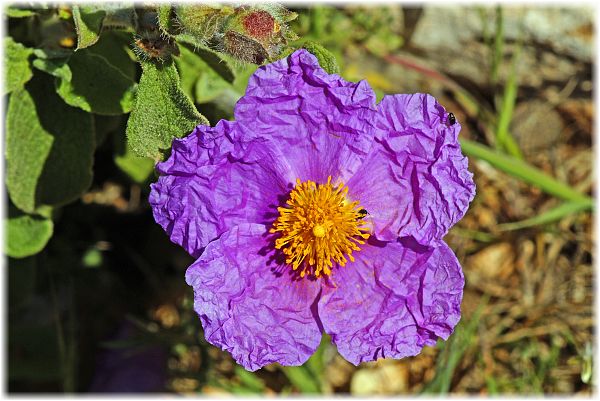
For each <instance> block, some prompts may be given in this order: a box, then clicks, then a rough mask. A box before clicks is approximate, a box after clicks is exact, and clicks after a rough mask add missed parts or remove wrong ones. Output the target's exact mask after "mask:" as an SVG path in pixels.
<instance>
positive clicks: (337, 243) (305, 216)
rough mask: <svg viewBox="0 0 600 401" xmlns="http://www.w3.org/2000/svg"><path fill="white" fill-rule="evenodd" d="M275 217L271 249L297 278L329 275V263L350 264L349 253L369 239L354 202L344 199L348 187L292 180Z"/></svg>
mask: <svg viewBox="0 0 600 401" xmlns="http://www.w3.org/2000/svg"><path fill="white" fill-rule="evenodd" d="M277 210H278V211H279V217H278V218H277V220H275V222H274V223H273V227H272V228H271V230H270V232H271V233H280V234H281V236H280V237H279V238H277V239H276V240H275V248H277V249H281V250H282V252H283V254H284V255H285V256H286V260H285V262H286V263H287V264H288V265H290V266H292V268H293V269H294V270H298V269H300V270H299V272H300V276H301V277H304V276H305V275H306V274H307V273H309V274H310V273H312V274H314V276H315V277H320V276H321V275H330V274H331V268H332V267H333V262H336V263H337V264H339V265H340V266H345V265H346V263H347V262H348V259H349V260H350V261H352V262H353V261H354V257H353V256H352V252H353V251H359V250H360V247H359V245H362V244H364V243H365V240H367V239H368V238H369V236H370V234H369V228H368V227H367V225H368V222H367V221H365V220H364V219H363V217H364V209H362V208H361V207H360V204H359V202H358V201H354V202H351V201H349V200H348V187H346V186H344V185H342V184H340V185H337V186H334V185H332V184H331V176H330V177H329V178H328V179H327V183H326V184H316V183H315V182H313V181H310V180H308V181H304V182H301V181H300V179H297V180H296V186H295V187H294V189H292V191H291V192H290V198H289V199H288V201H287V202H286V207H279V208H277Z"/></svg>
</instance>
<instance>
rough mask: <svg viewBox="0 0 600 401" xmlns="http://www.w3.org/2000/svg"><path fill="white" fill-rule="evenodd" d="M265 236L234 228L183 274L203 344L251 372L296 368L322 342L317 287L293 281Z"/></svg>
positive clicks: (259, 228)
mask: <svg viewBox="0 0 600 401" xmlns="http://www.w3.org/2000/svg"><path fill="white" fill-rule="evenodd" d="M267 231H268V228H267V227H265V226H263V225H259V224H241V225H238V226H236V227H235V228H233V229H232V230H231V231H228V232H226V233H224V234H223V235H222V236H221V237H220V238H219V239H218V240H216V241H213V242H211V243H210V244H209V245H208V246H207V247H206V250H205V252H204V253H203V254H202V256H201V257H200V259H198V261H196V262H195V263H194V264H193V265H192V266H190V267H189V269H188V270H187V273H186V281H187V283H188V284H189V285H191V286H192V287H193V288H194V309H195V310H196V312H197V313H198V315H199V316H200V319H201V321H202V326H203V327H204V334H205V336H206V340H207V341H208V342H209V343H211V344H213V345H216V346H218V347H221V348H222V349H223V350H226V351H228V352H230V353H231V355H232V356H233V358H234V359H235V360H236V361H237V363H239V364H241V365H243V366H244V367H245V368H246V369H248V370H251V371H254V370H256V369H259V368H261V367H263V366H265V365H267V364H269V363H272V362H279V363H280V364H282V365H288V366H289V365H293V366H296V365H301V364H303V363H304V362H306V360H307V359H308V358H309V357H310V355H312V354H313V353H314V351H315V350H316V349H317V347H318V346H319V342H320V340H321V330H320V328H319V323H318V320H317V319H318V317H317V315H316V308H315V303H316V299H317V297H318V295H319V291H320V284H319V282H318V281H310V280H296V281H294V280H293V279H292V276H290V275H289V274H288V273H289V272H290V269H289V268H288V267H284V266H281V265H280V264H279V263H278V260H279V259H278V257H277V256H275V255H274V254H273V252H272V251H271V249H272V247H271V245H270V244H268V241H267V239H266V234H267Z"/></svg>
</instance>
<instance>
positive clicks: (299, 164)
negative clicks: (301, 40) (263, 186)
mask: <svg viewBox="0 0 600 401" xmlns="http://www.w3.org/2000/svg"><path fill="white" fill-rule="evenodd" d="M235 118H236V121H237V122H239V123H240V124H241V125H244V126H245V127H247V128H248V129H247V131H248V133H249V134H250V133H252V134H253V135H255V136H257V137H263V138H268V139H269V141H270V143H269V146H271V147H273V148H276V149H278V152H277V153H279V154H281V155H283V157H285V158H286V160H287V161H288V164H289V166H290V168H291V169H292V171H291V172H292V175H293V176H294V177H295V178H300V180H302V181H305V180H307V179H310V180H313V181H315V182H317V183H324V182H326V181H327V177H328V176H329V175H331V176H332V177H333V179H334V181H337V180H342V181H347V180H348V179H349V178H350V177H351V176H352V175H353V174H354V173H355V172H356V170H357V169H358V168H359V166H360V164H361V162H362V160H363V159H364V158H365V157H366V155H367V154H368V153H369V150H370V148H371V145H372V139H373V137H374V134H375V130H374V127H373V124H374V123H375V94H374V92H373V90H372V89H371V88H370V87H369V85H368V84H367V83H366V81H360V82H358V83H354V82H347V81H345V80H343V79H342V78H340V77H339V76H338V75H329V74H327V73H326V72H325V71H324V70H323V69H321V67H319V64H318V62H317V59H316V58H315V56H313V55H312V54H310V53H308V52H307V51H306V50H304V49H302V50H298V51H296V52H294V53H293V54H292V55H291V56H289V57H287V58H285V59H282V60H279V61H277V62H275V63H273V64H269V65H266V66H263V67H260V68H259V69H258V70H257V71H256V72H255V73H254V75H253V76H252V77H251V78H250V81H249V82H248V89H247V90H246V94H245V95H244V96H243V97H242V98H241V99H240V100H239V102H238V103H237V105H236V107H235Z"/></svg>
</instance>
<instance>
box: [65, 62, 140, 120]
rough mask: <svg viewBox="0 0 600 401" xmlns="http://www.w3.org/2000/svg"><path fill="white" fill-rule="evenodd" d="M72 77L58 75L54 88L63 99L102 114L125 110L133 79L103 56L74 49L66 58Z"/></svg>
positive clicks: (70, 103) (114, 113) (131, 90)
mask: <svg viewBox="0 0 600 401" xmlns="http://www.w3.org/2000/svg"><path fill="white" fill-rule="evenodd" d="M69 68H70V69H71V73H72V79H71V80H66V79H58V80H57V82H56V90H57V92H58V94H59V95H60V96H61V97H62V98H63V99H64V101H65V102H66V103H67V104H69V105H71V106H75V107H79V108H81V109H83V110H85V111H88V112H93V113H97V114H104V115H116V114H123V113H128V112H129V111H131V107H132V104H133V92H134V89H135V82H134V81H133V80H132V79H131V78H129V77H127V76H126V75H125V74H123V73H122V72H121V70H119V69H118V68H116V67H114V66H113V65H112V64H110V63H109V62H108V61H107V60H106V59H105V58H104V57H102V56H100V55H98V54H95V53H92V52H91V51H85V52H77V53H75V54H73V56H71V59H70V60H69Z"/></svg>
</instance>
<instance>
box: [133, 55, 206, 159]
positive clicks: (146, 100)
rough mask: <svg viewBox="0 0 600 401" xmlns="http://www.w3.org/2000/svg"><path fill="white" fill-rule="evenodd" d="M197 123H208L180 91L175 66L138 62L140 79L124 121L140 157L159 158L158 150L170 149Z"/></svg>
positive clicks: (134, 148)
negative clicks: (131, 106) (129, 112)
mask: <svg viewBox="0 0 600 401" xmlns="http://www.w3.org/2000/svg"><path fill="white" fill-rule="evenodd" d="M198 124H208V120H207V119H206V118H205V117H204V116H202V115H201V114H200V113H198V111H197V110H196V108H195V107H194V104H193V103H192V102H191V101H190V99H189V98H188V97H187V96H186V95H185V93H184V92H183V90H182V89H181V86H180V82H179V74H178V73H177V69H176V68H175V64H174V63H173V62H172V61H169V62H167V63H165V64H157V63H155V62H153V61H145V62H142V77H141V78H140V83H139V85H138V89H137V94H136V98H135V104H134V107H133V110H132V111H131V115H130V116H129V120H128V121H127V131H126V132H127V139H128V142H129V146H130V147H131V149H132V150H133V151H134V152H135V154H137V155H138V156H141V157H150V158H152V159H153V160H160V159H162V154H161V151H162V150H165V149H168V148H170V147H171V142H172V141H173V138H180V137H182V136H184V135H186V134H188V133H189V132H190V131H192V130H193V129H194V127H196V125H198Z"/></svg>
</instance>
